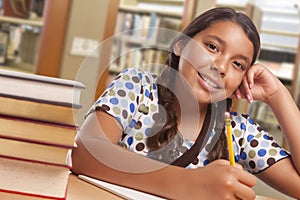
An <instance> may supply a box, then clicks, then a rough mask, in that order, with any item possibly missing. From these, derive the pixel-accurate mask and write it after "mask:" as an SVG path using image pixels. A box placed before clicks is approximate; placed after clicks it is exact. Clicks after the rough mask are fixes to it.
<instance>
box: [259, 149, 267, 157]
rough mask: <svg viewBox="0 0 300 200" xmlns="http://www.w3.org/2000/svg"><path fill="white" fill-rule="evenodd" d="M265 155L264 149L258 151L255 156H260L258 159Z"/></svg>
mask: <svg viewBox="0 0 300 200" xmlns="http://www.w3.org/2000/svg"><path fill="white" fill-rule="evenodd" d="M266 153H267V151H266V150H265V149H260V150H258V152H257V154H258V155H259V156H260V157H263V156H265V155H266Z"/></svg>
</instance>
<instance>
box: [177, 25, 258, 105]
mask: <svg viewBox="0 0 300 200" xmlns="http://www.w3.org/2000/svg"><path fill="white" fill-rule="evenodd" d="M177 46H180V42H178V43H177V44H176V45H175V48H174V51H175V53H176V52H179V53H178V54H180V61H179V72H180V73H181V74H182V75H183V77H184V78H185V79H186V81H187V82H188V83H189V85H190V86H191V88H192V91H193V93H194V95H195V96H196V98H197V101H198V102H199V103H210V102H212V101H219V100H222V99H225V98H227V97H230V96H231V95H232V94H233V93H234V91H235V90H236V89H237V88H238V86H239V85H240V84H241V82H242V80H243V77H244V75H245V73H246V71H247V69H248V68H249V67H250V65H251V62H252V56H253V52H254V50H253V44H252V43H251V41H250V40H249V39H248V37H247V36H246V34H245V33H244V31H243V29H242V28H241V27H240V26H239V25H238V24H236V23H234V22H231V21H219V22H215V23H213V24H212V25H211V26H210V27H208V28H207V29H205V30H203V31H201V32H199V33H198V34H197V35H195V36H194V38H193V40H191V41H190V42H188V43H187V44H186V45H185V46H184V47H183V49H181V50H178V49H179V48H177ZM176 48H177V49H176Z"/></svg>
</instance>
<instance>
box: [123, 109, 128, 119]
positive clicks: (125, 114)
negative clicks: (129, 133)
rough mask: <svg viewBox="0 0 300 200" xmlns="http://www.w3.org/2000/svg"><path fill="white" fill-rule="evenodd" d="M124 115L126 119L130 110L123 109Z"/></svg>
mask: <svg viewBox="0 0 300 200" xmlns="http://www.w3.org/2000/svg"><path fill="white" fill-rule="evenodd" d="M122 116H123V118H124V119H126V118H127V117H128V112H127V110H123V111H122Z"/></svg>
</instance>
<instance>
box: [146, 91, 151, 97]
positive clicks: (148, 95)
mask: <svg viewBox="0 0 300 200" xmlns="http://www.w3.org/2000/svg"><path fill="white" fill-rule="evenodd" d="M145 96H146V97H148V98H149V97H150V92H149V90H146V91H145Z"/></svg>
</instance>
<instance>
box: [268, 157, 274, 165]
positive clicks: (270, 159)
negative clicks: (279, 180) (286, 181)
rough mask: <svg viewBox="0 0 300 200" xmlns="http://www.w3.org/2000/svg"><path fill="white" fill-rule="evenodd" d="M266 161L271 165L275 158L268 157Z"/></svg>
mask: <svg viewBox="0 0 300 200" xmlns="http://www.w3.org/2000/svg"><path fill="white" fill-rule="evenodd" d="M267 163H268V165H269V166H271V165H273V164H274V163H275V159H274V158H268V160H267Z"/></svg>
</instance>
